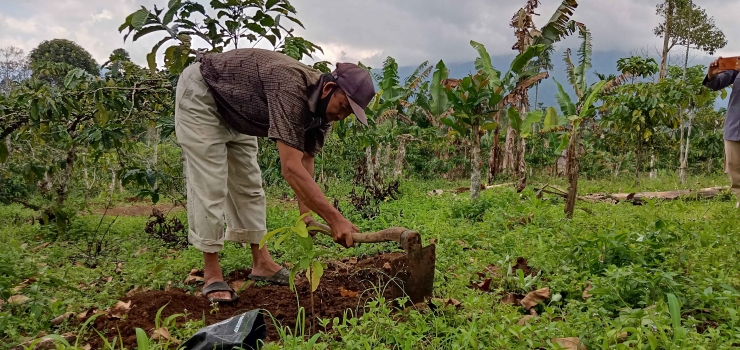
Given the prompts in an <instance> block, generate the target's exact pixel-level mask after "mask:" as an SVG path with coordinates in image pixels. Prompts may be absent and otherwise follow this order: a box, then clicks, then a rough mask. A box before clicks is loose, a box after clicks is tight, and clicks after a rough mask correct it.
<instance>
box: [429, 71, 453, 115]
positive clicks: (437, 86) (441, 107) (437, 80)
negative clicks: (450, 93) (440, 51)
mask: <svg viewBox="0 0 740 350" xmlns="http://www.w3.org/2000/svg"><path fill="white" fill-rule="evenodd" d="M448 75H449V72H448V70H447V66H445V63H444V62H443V61H441V60H440V61H439V63H437V65H436V66H435V71H434V74H433V75H432V88H431V92H432V100H431V102H430V104H429V105H430V106H431V107H432V110H431V112H432V115H433V116H435V117H439V116H441V115H442V114H444V113H445V112H447V109H448V108H449V99H448V97H447V93H446V92H445V87H444V86H442V81H443V80H445V79H447V78H448Z"/></svg>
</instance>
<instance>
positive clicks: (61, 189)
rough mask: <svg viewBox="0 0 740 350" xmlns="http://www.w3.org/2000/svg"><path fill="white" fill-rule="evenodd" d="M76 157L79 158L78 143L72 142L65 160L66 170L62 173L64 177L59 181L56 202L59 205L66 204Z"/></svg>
mask: <svg viewBox="0 0 740 350" xmlns="http://www.w3.org/2000/svg"><path fill="white" fill-rule="evenodd" d="M76 159H77V144H75V143H72V147H70V149H69V150H68V151H67V158H66V160H65V161H64V162H65V168H64V172H63V173H62V177H61V178H60V179H59V183H57V189H56V193H57V198H56V203H57V205H58V206H59V207H62V206H63V205H64V202H65V201H67V194H68V190H69V182H70V180H72V170H74V163H75V160H76Z"/></svg>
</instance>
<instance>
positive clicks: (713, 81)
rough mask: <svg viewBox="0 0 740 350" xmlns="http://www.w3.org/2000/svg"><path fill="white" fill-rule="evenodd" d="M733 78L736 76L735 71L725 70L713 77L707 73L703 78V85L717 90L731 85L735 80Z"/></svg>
mask: <svg viewBox="0 0 740 350" xmlns="http://www.w3.org/2000/svg"><path fill="white" fill-rule="evenodd" d="M735 78H737V71H735V70H727V71H724V72H720V73H719V74H717V75H716V76H714V77H710V76H709V75H707V77H706V78H704V82H703V84H704V86H706V87H708V88H710V89H712V90H714V91H717V90H722V89H724V88H726V87H728V86H730V85H732V83H733V82H735Z"/></svg>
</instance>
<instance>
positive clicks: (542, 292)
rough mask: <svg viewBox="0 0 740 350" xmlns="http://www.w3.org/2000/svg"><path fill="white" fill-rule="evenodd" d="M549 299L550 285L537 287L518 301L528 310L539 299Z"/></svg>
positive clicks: (539, 300)
mask: <svg viewBox="0 0 740 350" xmlns="http://www.w3.org/2000/svg"><path fill="white" fill-rule="evenodd" d="M547 299H550V287H545V288H542V289H538V290H536V291H534V292H530V293H529V294H527V295H526V296H525V297H524V299H522V301H520V302H519V304H521V305H522V306H523V307H524V308H525V309H527V310H529V309H531V308H533V307H535V306H537V304H538V303H539V302H541V301H545V300H547Z"/></svg>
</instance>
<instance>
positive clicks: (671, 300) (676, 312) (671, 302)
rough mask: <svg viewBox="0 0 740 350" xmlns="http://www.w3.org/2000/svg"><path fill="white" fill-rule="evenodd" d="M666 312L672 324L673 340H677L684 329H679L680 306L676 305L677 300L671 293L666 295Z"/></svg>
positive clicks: (681, 335)
mask: <svg viewBox="0 0 740 350" xmlns="http://www.w3.org/2000/svg"><path fill="white" fill-rule="evenodd" d="M667 297H668V311H670V313H671V322H672V323H673V339H674V341H676V340H679V339H680V338H682V337H683V333H684V329H683V327H681V306H680V305H679V304H678V298H676V296H675V295H673V294H672V293H668V295H667Z"/></svg>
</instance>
